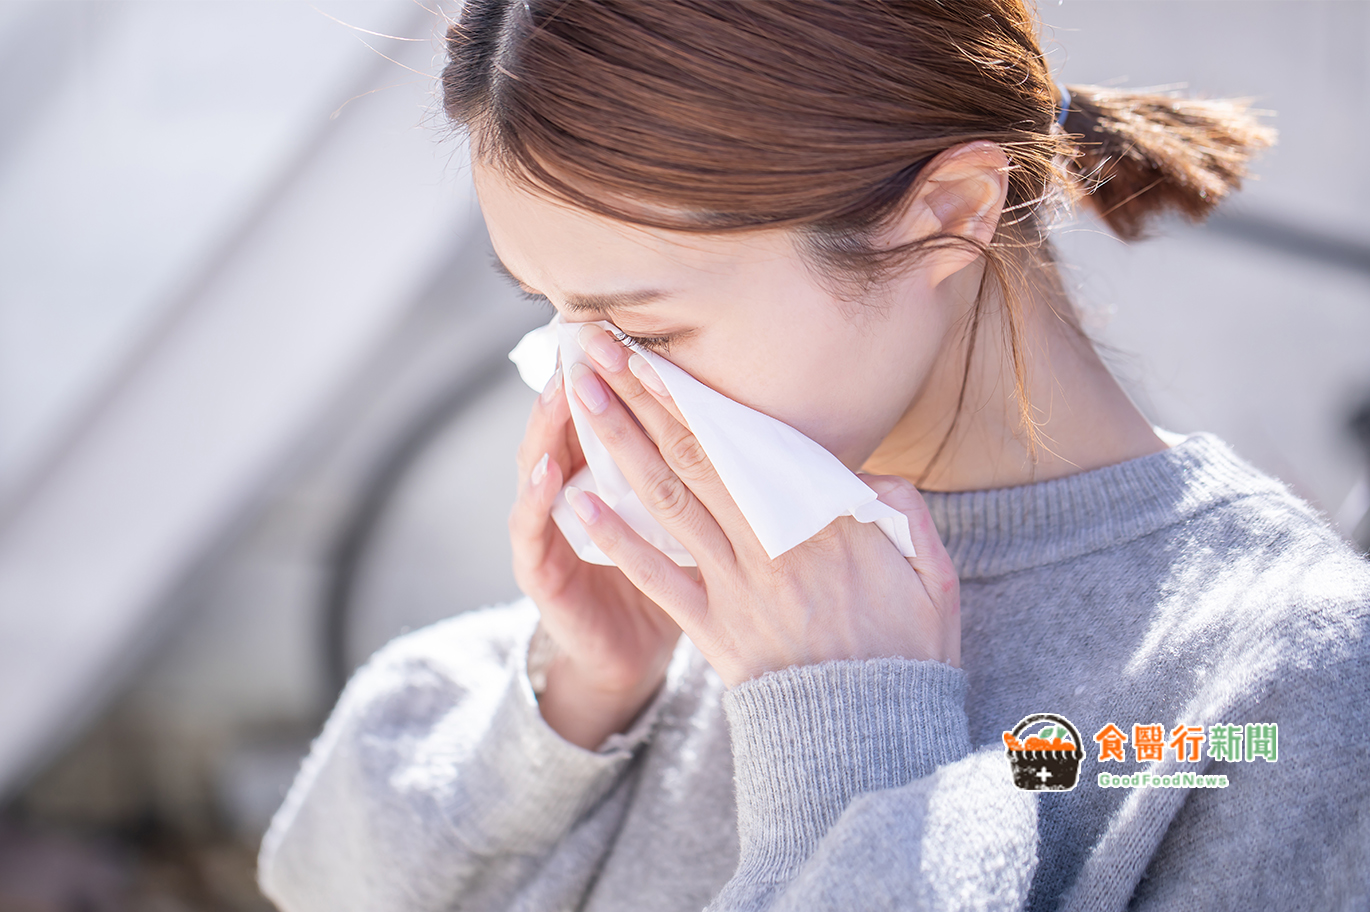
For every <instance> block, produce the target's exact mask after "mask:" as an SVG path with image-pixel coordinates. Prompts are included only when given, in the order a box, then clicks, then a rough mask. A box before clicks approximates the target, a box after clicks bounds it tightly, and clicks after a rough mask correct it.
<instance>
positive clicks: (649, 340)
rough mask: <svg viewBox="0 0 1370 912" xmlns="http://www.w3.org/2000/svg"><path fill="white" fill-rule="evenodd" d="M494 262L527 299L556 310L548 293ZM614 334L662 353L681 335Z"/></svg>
mask: <svg viewBox="0 0 1370 912" xmlns="http://www.w3.org/2000/svg"><path fill="white" fill-rule="evenodd" d="M493 262H494V264H495V266H496V268H497V270H498V272H499V273H500V274H501V275H503V276H504V277H505V279H507V280H508V282H509V284H511V285H513V286H514V289H515V290H516V291H518V293H519V295H520V296H521V297H522V298H523V299H524V300H525V301H533V302H534V303H537V304H542V305H543V306H545V307H546V308H547V310H548V311H550V312H552V313H555V312H556V309H557V308H556V305H555V304H553V303H552V301H551V299H550V298H548V297H547V295H545V294H542V293H541V292H537V291H533V290H532V289H529V288H525V287H524V286H523V283H522V282H520V281H519V280H518V279H516V278H514V277H513V276H512V275H510V274H509V271H508V270H506V269H504V268H502V267H503V264H502V263H500V261H499V259H498V258H494V260H493ZM613 334H614V337H615V338H616V339H618V341H619V342H621V343H623V344H624V345H636V346H638V347H640V348H645V349H647V350H648V351H654V352H661V353H665V352H668V351H670V350H671V343H672V342H673V341H675V340H676V339H678V338H679V337H680V335H681V334H675V335H670V336H630V335H628V334H627V333H626V332H623V331H622V330H621V329H617V328H615V329H614V330H613Z"/></svg>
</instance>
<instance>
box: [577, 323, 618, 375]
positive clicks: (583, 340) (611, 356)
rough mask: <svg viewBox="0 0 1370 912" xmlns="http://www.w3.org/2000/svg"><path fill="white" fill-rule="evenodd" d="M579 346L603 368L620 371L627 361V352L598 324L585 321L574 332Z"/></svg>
mask: <svg viewBox="0 0 1370 912" xmlns="http://www.w3.org/2000/svg"><path fill="white" fill-rule="evenodd" d="M576 340H577V341H579V342H580V347H581V348H582V349H584V350H585V353H586V354H587V355H589V356H590V357H591V358H594V359H595V361H596V363H598V364H599V366H600V367H602V368H604V369H605V370H611V371H621V370H623V365H624V364H626V363H627V362H628V353H627V352H626V351H625V350H624V348H623V346H622V345H619V344H618V343H617V342H615V341H614V340H613V339H611V338H609V334H608V333H606V332H605V331H604V330H602V329H600V328H599V327H598V326H594V325H592V324H590V323H586V324H585V325H584V326H582V327H581V328H580V332H578V333H576Z"/></svg>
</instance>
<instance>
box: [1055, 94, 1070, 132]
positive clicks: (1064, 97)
mask: <svg viewBox="0 0 1370 912" xmlns="http://www.w3.org/2000/svg"><path fill="white" fill-rule="evenodd" d="M1056 91H1058V92H1060V93H1061V113H1060V114H1057V115H1056V123H1057V124H1059V125H1060V127H1061V129H1062V130H1064V129H1065V128H1066V117H1067V115H1069V114H1070V90H1069V89H1067V88H1066V87H1065V86H1063V85H1062V84H1061V83H1059V82H1058V83H1056Z"/></svg>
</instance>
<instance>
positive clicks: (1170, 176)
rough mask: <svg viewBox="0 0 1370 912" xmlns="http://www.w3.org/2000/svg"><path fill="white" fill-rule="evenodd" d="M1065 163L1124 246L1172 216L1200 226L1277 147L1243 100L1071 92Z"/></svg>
mask: <svg viewBox="0 0 1370 912" xmlns="http://www.w3.org/2000/svg"><path fill="white" fill-rule="evenodd" d="M1067 90H1068V91H1069V93H1070V96H1069V97H1070V103H1069V108H1068V109H1067V113H1066V118H1065V123H1064V127H1065V131H1066V133H1068V134H1072V136H1073V137H1074V138H1075V141H1076V146H1077V148H1078V149H1079V152H1078V154H1077V155H1076V156H1075V157H1074V158H1073V159H1072V160H1071V161H1070V162H1069V163H1068V164H1067V170H1068V171H1069V173H1070V174H1071V175H1072V176H1073V177H1074V178H1075V179H1076V182H1077V184H1078V187H1079V189H1080V190H1081V191H1083V192H1084V193H1085V194H1087V199H1088V201H1089V205H1090V206H1091V207H1092V208H1093V209H1094V210H1095V211H1096V212H1098V214H1099V216H1100V217H1101V218H1103V219H1104V221H1106V222H1107V223H1108V226H1109V228H1110V229H1112V230H1113V233H1114V234H1116V235H1118V237H1120V238H1122V239H1124V240H1135V239H1137V238H1139V237H1142V236H1143V235H1144V234H1145V230H1146V228H1147V225H1148V224H1149V223H1150V221H1151V220H1152V218H1153V217H1155V216H1157V215H1159V214H1161V213H1163V212H1165V211H1167V210H1169V211H1174V212H1179V213H1181V214H1183V215H1184V216H1186V217H1187V218H1188V219H1189V220H1190V221H1194V222H1198V221H1202V220H1203V219H1204V218H1205V217H1206V216H1207V215H1208V214H1209V213H1210V212H1212V210H1213V208H1214V207H1215V206H1217V204H1218V203H1219V202H1221V201H1222V199H1223V198H1224V197H1226V196H1227V195H1228V194H1229V193H1231V192H1232V191H1234V190H1238V189H1240V188H1241V182H1242V178H1243V177H1245V176H1246V173H1247V172H1246V165H1247V162H1248V161H1249V160H1250V158H1251V157H1252V155H1254V154H1255V153H1256V152H1257V151H1258V150H1260V149H1263V148H1265V147H1267V146H1269V145H1271V144H1272V143H1274V141H1275V130H1274V129H1273V128H1271V127H1268V126H1265V125H1263V124H1261V123H1259V122H1258V121H1257V120H1256V112H1252V111H1250V110H1249V108H1248V105H1249V103H1248V102H1247V101H1244V100H1232V99H1219V100H1203V99H1186V98H1176V97H1172V96H1171V95H1168V94H1161V93H1160V92H1157V91H1146V90H1138V91H1128V90H1125V89H1110V88H1104V87H1101V86H1092V85H1079V86H1077V85H1071V86H1068V87H1067Z"/></svg>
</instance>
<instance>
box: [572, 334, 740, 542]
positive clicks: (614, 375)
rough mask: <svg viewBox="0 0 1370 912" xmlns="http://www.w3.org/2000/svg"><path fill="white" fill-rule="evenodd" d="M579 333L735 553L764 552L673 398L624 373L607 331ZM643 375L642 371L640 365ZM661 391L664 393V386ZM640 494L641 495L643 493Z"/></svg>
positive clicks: (620, 351)
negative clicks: (682, 417)
mask: <svg viewBox="0 0 1370 912" xmlns="http://www.w3.org/2000/svg"><path fill="white" fill-rule="evenodd" d="M580 332H581V335H580V337H579V338H580V341H581V346H582V348H584V349H585V351H586V353H587V354H589V355H590V357H591V359H592V360H593V361H594V362H595V363H596V365H597V366H598V368H599V375H600V376H601V377H602V378H603V379H604V380H605V381H606V382H607V383H608V384H609V386H610V387H611V388H612V389H613V391H614V392H615V393H617V394H618V397H619V398H620V399H621V400H622V401H623V402H624V403H625V404H626V405H627V407H628V408H630V409H631V410H632V413H633V414H634V415H636V416H637V420H638V421H639V422H641V424H642V428H643V430H645V431H646V432H647V435H648V436H649V437H650V438H651V440H652V441H653V442H654V443H655V445H656V448H657V451H658V452H659V453H660V454H661V456H662V457H663V459H664V460H665V462H666V464H667V465H668V466H669V467H670V469H671V470H672V471H673V472H674V473H675V475H676V477H677V478H679V479H680V480H681V481H683V482H684V483H685V485H686V487H688V488H689V490H690V491H691V492H692V493H693V494H694V495H695V496H696V497H697V498H698V500H699V501H700V502H701V503H702V504H703V505H704V508H705V509H706V510H708V512H709V514H710V515H711V516H712V517H713V518H714V520H715V521H716V523H717V524H718V526H719V527H720V528H721V529H722V530H723V533H724V534H725V535H726V536H727V538H728V540H729V542H731V546H732V547H733V548H734V550H736V549H737V548H743V549H750V550H752V551H753V552H755V553H764V549H763V548H762V547H761V543H760V541H759V540H757V538H756V533H755V532H754V531H753V530H752V526H751V523H749V522H747V518H746V517H745V516H743V515H742V510H741V509H739V508H738V506H737V502H736V501H735V500H733V496H732V494H731V493H729V491H728V488H727V486H726V485H725V484H723V480H722V479H721V478H719V477H718V472H717V471H716V470H715V469H714V466H713V463H712V462H711V461H710V460H709V457H708V456H707V455H706V454H705V452H704V448H703V447H702V446H701V445H700V443H699V438H697V437H696V436H695V435H694V434H693V433H692V432H691V431H690V429H689V427H688V426H687V425H686V423H685V422H684V421H682V420H681V419H680V418H679V417H678V415H679V410H678V409H676V407H675V403H674V402H673V401H671V398H670V395H669V393H666V394H664V395H661V394H657V393H654V392H652V391H651V390H649V389H648V388H647V387H646V386H645V385H644V384H643V382H642V380H641V379H639V378H638V377H637V376H635V375H634V374H633V373H632V372H631V370H625V369H624V368H625V367H627V366H628V363H629V358H628V357H627V356H628V352H627V350H626V349H624V348H623V346H622V345H620V344H619V343H618V342H617V341H616V340H615V339H614V338H613V337H611V336H610V335H609V334H608V333H606V332H605V331H604V330H603V329H601V328H599V327H597V326H592V325H589V324H587V325H586V326H585V327H584V328H583V329H581V331H580ZM635 357H637V358H639V359H640V360H641V361H642V362H643V365H645V371H643V375H644V376H648V377H649V378H654V377H655V376H656V374H655V371H652V370H651V366H650V365H649V364H646V359H645V358H642V357H641V356H640V355H636V356H635ZM639 370H643V367H642V366H641V365H640V366H639ZM657 382H660V381H659V379H658V381H657ZM662 389H663V390H664V389H665V387H664V385H663V387H662ZM668 403H669V406H670V407H669V408H668V405H667V404H668ZM625 474H626V473H625ZM635 489H636V487H635ZM637 490H639V496H641V491H640V489H637ZM644 503H645V501H644ZM682 543H683V539H682Z"/></svg>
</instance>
